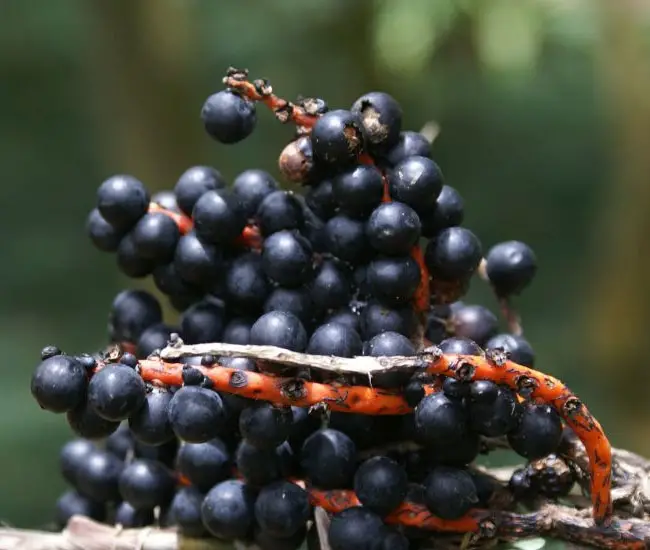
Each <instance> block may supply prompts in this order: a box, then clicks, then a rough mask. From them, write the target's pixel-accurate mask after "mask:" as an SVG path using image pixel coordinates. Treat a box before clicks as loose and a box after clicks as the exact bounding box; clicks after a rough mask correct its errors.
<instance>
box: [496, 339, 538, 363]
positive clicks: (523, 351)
mask: <svg viewBox="0 0 650 550" xmlns="http://www.w3.org/2000/svg"><path fill="white" fill-rule="evenodd" d="M485 349H486V350H503V351H505V352H506V354H507V355H508V358H509V359H510V360H511V361H514V362H515V363H518V364H520V365H523V366H524V367H530V368H532V367H533V366H534V365H535V351H534V350H533V348H532V346H531V345H530V343H529V342H528V340H526V339H525V338H524V337H523V336H517V335H515V334H497V335H496V336H493V337H492V338H490V339H489V340H488V341H487V343H486V344H485Z"/></svg>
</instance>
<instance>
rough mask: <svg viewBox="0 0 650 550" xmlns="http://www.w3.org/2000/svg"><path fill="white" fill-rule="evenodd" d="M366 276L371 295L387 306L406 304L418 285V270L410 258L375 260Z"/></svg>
mask: <svg viewBox="0 0 650 550" xmlns="http://www.w3.org/2000/svg"><path fill="white" fill-rule="evenodd" d="M366 276H367V281H368V287H369V289H370V292H371V293H372V295H373V296H375V297H376V298H377V299H378V300H379V301H380V302H381V303H383V304H386V305H388V306H396V305H400V304H404V303H406V302H408V301H409V300H410V299H411V298H412V297H413V294H415V291H416V290H417V288H418V285H419V284H420V269H419V267H418V265H417V262H416V261H415V260H414V259H413V258H411V257H410V256H398V257H390V256H383V257H380V258H377V259H375V260H373V261H372V262H370V264H369V265H368V272H367V275H366Z"/></svg>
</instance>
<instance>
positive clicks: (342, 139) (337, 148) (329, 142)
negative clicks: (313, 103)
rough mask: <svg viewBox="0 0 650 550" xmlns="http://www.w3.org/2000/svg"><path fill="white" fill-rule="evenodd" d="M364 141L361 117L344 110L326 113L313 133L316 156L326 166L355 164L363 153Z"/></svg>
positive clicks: (312, 138)
mask: <svg viewBox="0 0 650 550" xmlns="http://www.w3.org/2000/svg"><path fill="white" fill-rule="evenodd" d="M364 140H365V136H364V130H363V125H362V123H361V119H360V117H359V116H358V115H356V114H354V113H352V112H350V111H346V110H343V109H337V110H334V111H329V112H327V113H325V114H324V115H323V116H321V117H320V118H319V119H318V121H317V122H316V124H314V127H313V128H312V131H311V142H312V147H313V150H314V156H315V158H316V159H317V161H319V162H322V163H323V164H325V165H334V166H345V165H348V164H351V163H353V162H354V161H355V160H356V159H357V157H358V156H359V154H360V153H361V152H362V151H363V147H364Z"/></svg>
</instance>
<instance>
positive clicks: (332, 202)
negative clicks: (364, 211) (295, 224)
mask: <svg viewBox="0 0 650 550" xmlns="http://www.w3.org/2000/svg"><path fill="white" fill-rule="evenodd" d="M305 203H306V204H307V206H309V208H311V209H312V211H313V212H314V214H316V215H317V216H318V217H319V218H320V219H322V220H325V221H327V220H329V219H330V218H331V217H332V216H334V214H336V211H337V209H338V206H339V205H338V203H337V201H336V199H335V198H334V183H333V182H332V180H331V179H329V178H328V179H323V180H321V181H319V182H318V183H317V184H315V185H311V186H310V187H309V189H308V190H307V193H306V194H305Z"/></svg>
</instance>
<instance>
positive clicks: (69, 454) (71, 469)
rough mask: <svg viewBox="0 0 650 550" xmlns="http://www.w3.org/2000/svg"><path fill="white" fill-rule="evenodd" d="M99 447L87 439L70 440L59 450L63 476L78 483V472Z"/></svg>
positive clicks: (68, 480) (70, 481) (74, 483)
mask: <svg viewBox="0 0 650 550" xmlns="http://www.w3.org/2000/svg"><path fill="white" fill-rule="evenodd" d="M96 449H97V448H96V446H95V444H94V443H93V442H92V441H88V440H87V439H73V440H71V441H68V442H67V443H66V444H65V445H64V446H63V447H62V448H61V451H60V452H59V468H60V471H61V475H62V476H63V478H64V479H65V480H66V481H67V482H68V483H70V484H71V485H73V486H76V485H77V475H78V474H77V472H78V470H79V468H81V466H82V465H83V464H84V463H85V462H86V461H87V459H88V457H89V456H90V455H91V453H92V452H93V451H95V450H96Z"/></svg>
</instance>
